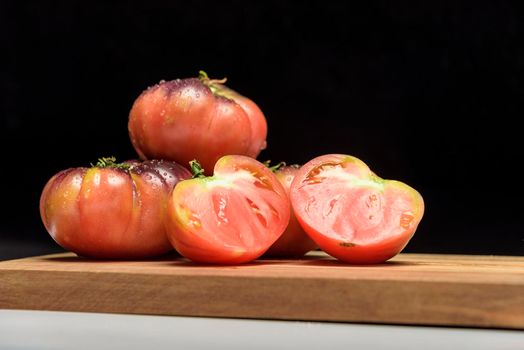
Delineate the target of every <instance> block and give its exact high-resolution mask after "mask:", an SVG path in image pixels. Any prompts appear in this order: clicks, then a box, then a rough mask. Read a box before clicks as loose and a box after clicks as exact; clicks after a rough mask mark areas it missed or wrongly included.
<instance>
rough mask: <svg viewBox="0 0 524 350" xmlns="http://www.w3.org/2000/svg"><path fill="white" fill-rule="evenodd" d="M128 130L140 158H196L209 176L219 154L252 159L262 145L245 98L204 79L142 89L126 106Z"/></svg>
mask: <svg viewBox="0 0 524 350" xmlns="http://www.w3.org/2000/svg"><path fill="white" fill-rule="evenodd" d="M128 130H129V135H130V138H131V142H132V144H133V146H134V148H135V150H136V151H137V153H138V155H139V156H140V158H141V159H152V158H153V159H167V160H173V161H176V162H177V163H179V164H187V163H188V162H189V161H191V160H193V159H197V160H198V161H199V162H200V164H201V165H202V166H203V168H204V170H205V171H206V174H208V175H209V174H211V173H212V169H213V166H214V165H215V163H216V161H217V160H218V159H219V158H220V157H222V156H224V155H227V154H239V155H248V156H250V157H253V158H256V156H258V154H259V153H260V151H261V150H262V149H263V148H265V142H266V141H265V140H266V134H267V125H266V119H265V117H264V115H263V114H262V111H261V110H260V109H259V108H258V106H257V105H256V104H255V103H254V102H253V101H251V100H250V99H248V98H247V97H244V96H242V95H240V94H238V93H237V92H235V91H233V90H231V89H229V88H227V87H225V86H224V85H222V84H218V83H214V82H213V81H212V80H209V79H207V78H206V79H197V78H190V79H183V80H172V81H168V82H161V83H159V84H157V85H155V86H153V87H151V88H149V89H147V90H146V91H144V92H143V93H142V94H141V95H140V96H139V97H138V98H137V99H136V101H135V102H134V104H133V107H132V108H131V111H130V114H129V123H128Z"/></svg>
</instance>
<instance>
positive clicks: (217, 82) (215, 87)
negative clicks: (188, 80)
mask: <svg viewBox="0 0 524 350" xmlns="http://www.w3.org/2000/svg"><path fill="white" fill-rule="evenodd" d="M198 80H200V82H202V84H204V85H205V86H207V87H208V88H209V90H211V92H212V93H213V95H215V96H220V97H223V98H226V99H228V100H232V101H234V96H233V94H232V93H231V90H229V89H228V88H226V87H224V86H223V85H222V84H225V83H226V81H227V78H225V77H224V78H222V79H210V78H209V76H208V75H207V73H206V72H204V71H203V70H200V71H198Z"/></svg>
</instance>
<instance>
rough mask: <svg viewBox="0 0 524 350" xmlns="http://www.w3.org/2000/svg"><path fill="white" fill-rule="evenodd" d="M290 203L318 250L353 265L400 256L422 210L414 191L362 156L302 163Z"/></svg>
mask: <svg viewBox="0 0 524 350" xmlns="http://www.w3.org/2000/svg"><path fill="white" fill-rule="evenodd" d="M291 203H292V206H293V210H294V211H295V214H296V216H297V218H298V220H299V222H300V223H301V225H302V227H303V228H304V230H305V231H306V232H307V234H308V235H309V236H310V237H311V238H312V239H313V240H314V241H315V242H316V243H317V244H318V245H319V246H320V248H322V249H323V250H324V251H325V252H326V253H328V254H330V255H332V256H334V257H336V258H337V259H339V260H342V261H345V262H349V263H357V264H367V263H380V262H384V261H386V260H388V259H390V258H391V257H393V256H395V255H396V254H398V253H399V252H400V251H401V250H402V249H403V248H404V247H405V246H406V244H407V243H408V241H409V240H410V239H411V237H412V236H413V234H414V233H415V230H416V228H417V225H418V224H419V222H420V220H421V219H422V216H423V213H424V201H423V199H422V196H421V195H420V194H419V193H418V192H417V191H416V190H414V189H413V188H411V187H410V186H408V185H406V184H404V183H402V182H399V181H394V180H384V179H382V178H380V177H378V176H377V175H375V174H374V173H373V172H372V171H371V170H370V169H369V168H368V166H367V165H366V164H365V163H364V162H362V161H361V160H359V159H357V158H355V157H352V156H348V155H341V154H329V155H324V156H320V157H318V158H315V159H313V160H311V161H309V162H308V163H306V164H305V165H304V166H302V168H301V170H300V171H299V172H298V174H297V175H296V177H295V180H294V181H293V183H292V185H291Z"/></svg>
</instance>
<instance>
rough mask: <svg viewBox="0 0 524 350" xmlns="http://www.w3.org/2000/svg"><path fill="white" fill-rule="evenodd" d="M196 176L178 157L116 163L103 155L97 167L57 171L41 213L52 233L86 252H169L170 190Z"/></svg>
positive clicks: (122, 254)
mask: <svg viewBox="0 0 524 350" xmlns="http://www.w3.org/2000/svg"><path fill="white" fill-rule="evenodd" d="M190 177H191V173H190V172H189V171H188V170H187V169H186V168H184V167H182V166H180V165H178V164H176V163H173V162H167V161H156V160H152V161H146V162H143V163H140V162H136V161H134V162H129V163H123V164H115V163H114V160H110V159H107V158H102V159H101V162H99V163H98V165H97V166H93V167H91V168H71V169H67V170H64V171H61V172H59V173H58V174H56V175H55V176H53V177H52V178H51V179H50V180H49V181H48V182H47V184H46V186H45V187H44V190H43V192H42V195H41V197H40V215H41V218H42V221H43V223H44V226H45V228H46V229H47V231H48V232H49V234H50V235H51V237H52V238H53V239H54V240H55V241H56V242H57V243H58V244H59V245H61V246H62V247H64V248H65V249H67V250H70V251H72V252H75V253H76V254H78V255H81V256H86V257H95V258H110V259H113V258H114V259H121V258H122V259H123V258H145V257H150V256H155V255H160V254H164V253H166V252H168V251H170V250H172V246H171V244H170V242H169V240H168V239H167V236H166V232H165V228H164V225H163V222H164V215H165V210H166V203H167V199H168V195H169V193H170V191H171V190H172V189H173V187H174V185H175V184H176V183H177V182H178V181H180V180H183V179H187V178H190Z"/></svg>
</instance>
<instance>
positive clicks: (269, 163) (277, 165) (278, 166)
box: [262, 159, 286, 173]
mask: <svg viewBox="0 0 524 350" xmlns="http://www.w3.org/2000/svg"><path fill="white" fill-rule="evenodd" d="M262 164H264V165H265V166H266V167H267V168H268V169H269V170H271V172H272V173H276V172H277V171H278V170H279V169H280V168H282V167H285V166H286V162H280V163H278V164H275V165H273V166H271V159H268V160H266V161H265V162H263V163H262Z"/></svg>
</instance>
